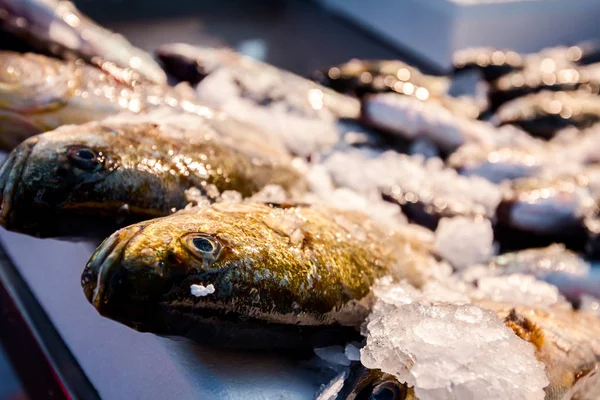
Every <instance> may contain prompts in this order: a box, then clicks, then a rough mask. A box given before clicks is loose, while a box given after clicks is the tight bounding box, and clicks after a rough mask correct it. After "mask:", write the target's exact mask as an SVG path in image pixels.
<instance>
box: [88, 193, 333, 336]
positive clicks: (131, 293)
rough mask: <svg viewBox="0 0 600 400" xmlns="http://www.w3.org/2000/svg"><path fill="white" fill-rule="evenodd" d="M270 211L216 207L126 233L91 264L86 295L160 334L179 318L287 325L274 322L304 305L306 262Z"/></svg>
mask: <svg viewBox="0 0 600 400" xmlns="http://www.w3.org/2000/svg"><path fill="white" fill-rule="evenodd" d="M265 209H267V210H269V209H270V207H268V206H264V205H259V204H216V205H212V206H209V207H199V208H193V209H189V210H184V211H180V212H178V213H175V214H173V215H171V216H168V217H163V218H158V219H154V220H151V221H145V222H141V223H139V224H136V225H132V226H130V227H127V228H124V229H122V230H120V231H118V232H116V233H114V234H113V235H112V236H111V237H109V238H108V239H107V240H106V241H105V242H104V243H103V244H102V245H101V246H100V247H99V248H98V249H97V251H96V253H95V254H94V255H93V256H92V258H91V259H90V261H89V263H88V264H87V266H86V269H85V271H84V273H83V275H82V286H83V289H84V292H85V294H86V297H87V298H88V300H89V301H90V302H91V303H92V304H93V306H94V307H95V308H96V309H97V310H98V311H99V313H100V314H101V315H103V316H105V317H108V318H111V319H114V320H117V321H119V322H121V323H124V324H126V325H128V326H132V327H135V328H136V329H138V330H142V331H151V332H154V333H157V332H163V331H164V330H165V329H168V327H167V326H165V325H161V326H158V325H160V324H162V323H163V322H161V321H164V318H165V315H166V314H171V315H172V314H174V313H177V315H180V316H183V315H185V314H193V315H194V318H196V319H202V320H205V319H213V320H214V319H219V318H221V317H223V316H227V318H228V320H229V321H231V320H232V319H236V320H238V319H248V318H254V319H256V320H257V321H262V322H275V323H280V322H283V323H285V321H282V320H277V321H275V318H279V317H281V318H285V316H292V315H295V314H294V307H305V305H304V304H303V303H302V302H303V299H302V298H300V297H301V296H296V292H297V290H296V289H297V287H296V286H297V285H296V283H297V281H298V280H300V279H301V277H300V276H295V274H296V275H301V274H302V272H300V271H297V270H298V268H296V267H297V266H298V264H299V263H301V261H299V259H298V255H297V254H296V253H294V249H293V248H292V247H293V246H290V244H289V239H288V238H286V237H284V236H282V235H280V234H278V233H276V232H274V231H273V230H271V229H268V228H267V227H266V225H265V224H264V222H263V221H264V220H263V217H264V216H265ZM322 303H324V301H321V302H320V303H318V304H317V306H315V305H314V304H313V307H318V306H319V305H321V304H322ZM295 304H296V305H295ZM305 309H308V307H306V308H302V309H300V310H298V311H302V310H305ZM298 314H299V313H298ZM303 315H304V316H305V317H306V318H310V316H309V315H307V313H303ZM293 320H294V321H296V322H297V321H299V319H293ZM315 320H316V318H315ZM313 322H314V321H313ZM314 324H316V322H314ZM291 325H292V326H293V325H294V324H293V323H291Z"/></svg>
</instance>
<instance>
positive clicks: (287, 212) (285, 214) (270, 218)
mask: <svg viewBox="0 0 600 400" xmlns="http://www.w3.org/2000/svg"><path fill="white" fill-rule="evenodd" d="M264 223H265V225H267V226H268V227H269V228H271V229H273V230H274V231H275V232H277V233H279V234H280V235H283V236H287V237H288V238H289V240H290V244H292V245H294V246H295V245H299V244H301V243H302V241H304V233H303V232H302V227H303V226H304V224H305V223H306V219H305V218H303V217H302V215H301V214H300V213H298V212H297V209H294V208H291V209H279V208H275V209H273V211H271V212H270V213H269V215H267V216H266V217H265V218H264Z"/></svg>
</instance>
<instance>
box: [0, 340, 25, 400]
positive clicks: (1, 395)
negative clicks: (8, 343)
mask: <svg viewBox="0 0 600 400" xmlns="http://www.w3.org/2000/svg"><path fill="white" fill-rule="evenodd" d="M21 394H22V387H21V382H20V381H19V378H17V376H16V373H15V371H14V369H13V368H12V365H11V363H10V361H9V360H8V357H7V355H6V353H5V352H4V349H3V348H2V346H1V345H0V400H11V399H15V398H17V396H19V395H21Z"/></svg>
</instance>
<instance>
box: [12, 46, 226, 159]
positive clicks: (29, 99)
mask: <svg viewBox="0 0 600 400" xmlns="http://www.w3.org/2000/svg"><path fill="white" fill-rule="evenodd" d="M164 107H168V108H171V109H173V110H174V111H177V112H182V113H188V114H193V115H198V116H200V117H204V118H213V117H214V116H215V115H216V113H215V112H214V111H213V110H211V109H209V108H208V107H205V106H202V105H201V104H199V103H198V102H196V101H194V100H193V99H192V98H190V97H189V96H183V95H182V92H181V91H178V90H176V89H174V88H169V87H165V86H159V85H154V84H149V83H142V82H138V83H136V84H135V85H129V84H127V83H124V82H122V81H119V80H117V79H115V78H114V77H113V76H111V75H109V74H106V73H104V72H103V71H101V70H100V69H97V68H94V67H92V66H89V65H85V64H84V63H83V62H79V61H78V62H63V61H60V60H56V59H53V58H50V57H45V56H42V55H37V54H19V53H14V52H9V51H0V148H4V149H11V148H13V147H15V146H16V145H18V144H19V143H20V142H22V141H23V140H24V139H26V138H27V137H29V136H32V135H35V134H38V133H42V132H45V131H49V130H52V129H56V128H58V127H60V126H62V125H67V124H81V123H85V122H90V121H97V120H101V119H104V118H106V117H108V116H110V115H114V114H117V113H119V112H121V111H128V112H131V113H140V112H145V111H149V110H153V109H158V108H164Z"/></svg>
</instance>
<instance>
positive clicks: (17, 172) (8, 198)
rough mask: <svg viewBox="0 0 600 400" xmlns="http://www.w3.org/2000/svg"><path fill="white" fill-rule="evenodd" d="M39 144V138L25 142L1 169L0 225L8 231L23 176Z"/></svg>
mask: <svg viewBox="0 0 600 400" xmlns="http://www.w3.org/2000/svg"><path fill="white" fill-rule="evenodd" d="M37 142H38V140H37V138H36V139H34V140H31V139H30V140H27V141H25V142H23V143H22V144H21V145H20V146H19V147H17V148H16V149H15V150H13V151H11V152H10V154H9V155H8V157H7V158H6V160H4V163H3V164H2V167H0V225H2V226H4V227H5V228H7V229H8V228H10V225H11V223H12V212H13V207H12V206H13V204H16V200H17V198H18V194H19V191H18V188H19V185H20V183H21V174H22V172H23V169H24V168H25V166H26V165H27V161H28V159H29V156H30V155H31V152H32V150H33V147H34V146H35V145H36V144H37Z"/></svg>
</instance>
